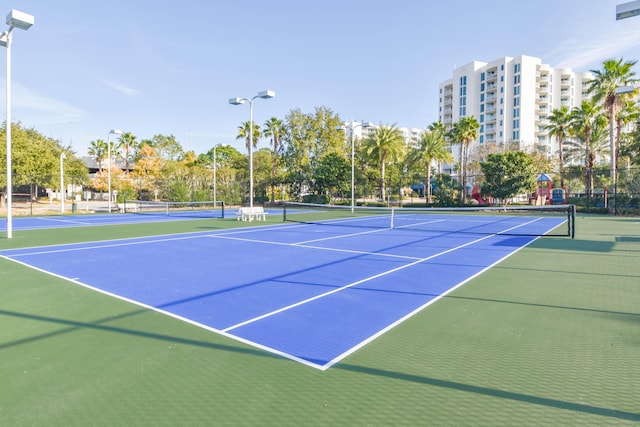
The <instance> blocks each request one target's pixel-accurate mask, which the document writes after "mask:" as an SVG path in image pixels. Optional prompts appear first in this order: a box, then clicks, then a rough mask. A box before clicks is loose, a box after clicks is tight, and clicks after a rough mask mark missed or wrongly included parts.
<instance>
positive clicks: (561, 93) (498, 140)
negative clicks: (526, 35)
mask: <svg viewBox="0 0 640 427" xmlns="http://www.w3.org/2000/svg"><path fill="white" fill-rule="evenodd" d="M592 79H593V75H592V74H591V73H588V72H587V73H576V72H574V71H572V70H571V69H568V68H561V69H558V68H552V67H550V66H549V65H547V64H543V63H542V60H541V59H540V58H534V57H531V56H525V55H522V56H518V57H516V58H511V57H508V56H507V57H504V58H500V59H497V60H495V61H492V62H488V63H487V62H480V61H473V62H471V63H469V64H467V65H464V66H462V67H458V68H456V69H455V70H453V76H452V78H451V79H449V80H446V81H444V82H442V83H441V84H440V86H439V89H440V90H439V102H438V104H439V113H438V115H439V119H440V120H441V121H442V123H443V124H445V125H447V126H450V125H453V124H454V123H456V122H458V121H459V120H460V118H461V117H464V116H474V117H475V118H476V119H477V120H478V122H479V123H480V132H479V137H478V140H477V141H475V143H473V144H472V145H471V146H470V149H471V150H473V149H474V148H475V147H476V146H477V144H479V145H482V144H488V143H495V144H498V145H502V144H509V145H510V144H512V143H518V144H519V147H520V148H521V149H523V150H537V151H539V152H542V153H545V154H546V155H548V156H555V155H556V154H557V151H558V146H557V141H556V139H555V138H553V137H550V136H549V132H548V131H547V130H545V127H546V126H547V125H548V124H549V120H548V119H547V117H548V116H549V115H550V114H551V112H552V111H553V110H555V109H558V108H560V107H561V106H563V105H566V106H567V108H569V109H572V108H573V107H577V106H580V104H581V102H582V100H583V99H587V98H588V95H587V93H586V90H587V82H588V81H589V80H592ZM457 154H458V153H457V150H454V155H457Z"/></svg>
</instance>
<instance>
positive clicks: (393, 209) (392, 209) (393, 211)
mask: <svg viewBox="0 0 640 427" xmlns="http://www.w3.org/2000/svg"><path fill="white" fill-rule="evenodd" d="M394 216H395V208H391V227H390V228H395V227H394V225H393V219H394Z"/></svg>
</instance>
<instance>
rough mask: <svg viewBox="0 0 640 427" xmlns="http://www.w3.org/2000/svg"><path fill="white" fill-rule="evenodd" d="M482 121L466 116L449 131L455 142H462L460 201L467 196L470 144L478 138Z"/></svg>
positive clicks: (463, 201)
mask: <svg viewBox="0 0 640 427" xmlns="http://www.w3.org/2000/svg"><path fill="white" fill-rule="evenodd" d="M479 130H480V123H478V120H476V118H475V117H473V116H465V117H462V118H461V119H460V121H458V122H457V123H455V124H454V125H453V128H452V129H451V131H450V133H449V137H450V139H451V140H452V141H453V142H454V143H459V144H460V172H461V177H462V179H461V183H462V191H461V192H460V203H461V204H464V203H465V200H466V197H467V167H468V160H469V144H471V142H473V141H475V140H476V139H477V138H478V131H479Z"/></svg>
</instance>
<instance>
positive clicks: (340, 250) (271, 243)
mask: <svg viewBox="0 0 640 427" xmlns="http://www.w3.org/2000/svg"><path fill="white" fill-rule="evenodd" d="M206 237H211V238H217V239H228V240H237V241H240V242H251V243H263V244H265V245H276V246H291V247H296V248H307V249H319V250H322V251H329V252H346V253H350V254H355V255H371V256H379V257H387V258H400V259H409V260H417V259H420V258H418V257H412V256H407V255H394V254H384V253H378V252H366V251H356V250H354V249H340V248H325V247H323V246H313V245H302V244H299V243H285V242H272V241H270V240H258V239H244V238H240V237H232V236H228V235H218V234H210V235H207V236H206ZM320 240H322V239H320ZM311 241H313V240H311Z"/></svg>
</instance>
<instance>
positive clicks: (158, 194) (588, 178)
mask: <svg viewBox="0 0 640 427" xmlns="http://www.w3.org/2000/svg"><path fill="white" fill-rule="evenodd" d="M635 64H636V61H624V60H622V59H619V60H607V61H604V62H603V68H602V70H592V71H593V73H594V77H595V78H594V79H593V80H592V81H590V82H589V83H588V84H589V86H588V93H589V94H590V95H591V97H590V99H589V100H585V101H583V102H582V104H581V105H580V106H578V107H574V108H573V109H571V110H569V109H568V108H567V107H561V108H560V109H557V110H554V111H553V112H552V113H551V114H550V115H549V117H548V120H549V125H548V126H546V129H547V131H548V132H549V134H550V135H551V136H552V137H554V138H556V139H557V142H558V146H559V150H558V152H557V155H556V156H554V155H549V154H548V153H546V152H541V151H538V150H536V149H535V147H533V149H531V150H529V151H528V152H526V153H524V154H525V155H526V157H527V158H528V159H529V160H528V162H530V163H531V165H532V166H531V170H534V171H536V172H547V173H551V174H552V175H555V176H556V177H558V178H559V182H560V186H561V187H564V186H565V177H566V175H567V172H566V171H567V168H568V167H570V166H569V165H575V164H576V163H578V162H581V163H582V164H583V171H584V181H583V182H584V189H585V191H586V192H591V191H592V190H593V173H592V172H593V170H594V168H595V167H596V166H597V165H598V164H602V163H603V162H606V161H607V160H609V161H610V166H611V174H610V178H609V181H606V180H605V181H606V183H608V184H612V183H614V180H616V179H617V176H618V173H617V171H618V170H619V165H618V163H619V162H621V163H622V164H623V165H624V166H625V167H630V166H632V165H638V164H640V156H638V154H639V152H640V135H639V134H638V132H639V131H638V129H640V126H639V125H640V123H639V120H640V118H639V112H638V105H637V103H636V102H635V101H634V99H637V98H636V96H637V90H633V91H631V92H621V91H620V89H619V88H621V87H625V86H634V85H635V84H636V83H637V81H638V80H637V79H636V78H635V73H634V71H633V67H634V66H635ZM633 123H635V124H636V126H635V128H634V130H632V131H629V132H625V129H626V125H628V124H633ZM5 125H6V124H5ZM344 125H345V123H344V122H343V120H342V119H341V118H340V116H339V115H338V114H336V113H335V112H333V111H332V110H331V109H330V108H328V107H316V108H315V109H314V111H313V112H308V113H305V112H302V111H301V110H300V109H294V110H291V111H290V112H289V113H288V114H287V115H286V116H285V117H284V118H282V119H280V118H276V117H272V118H270V119H269V120H267V121H266V122H265V123H262V124H260V123H253V135H252V138H250V137H249V132H250V130H249V129H250V124H249V122H243V123H241V124H240V125H239V126H238V128H237V137H236V139H238V140H241V141H244V143H245V151H246V152H240V151H238V150H236V149H235V148H233V147H231V146H228V145H223V144H216V145H215V147H212V148H211V149H209V150H208V151H207V152H206V153H201V154H196V153H195V152H193V151H185V150H184V148H183V147H182V145H181V144H180V142H179V141H178V140H177V139H176V138H175V137H174V136H173V135H160V134H158V135H154V136H153V137H152V138H150V139H142V140H138V138H137V137H136V136H135V135H132V134H131V133H129V132H126V133H123V134H122V135H119V137H118V138H117V139H115V138H114V140H113V141H111V140H109V141H104V140H102V139H96V140H94V141H91V143H90V147H89V155H90V156H91V157H92V158H93V159H95V161H96V162H97V164H98V169H99V170H98V172H97V173H96V174H95V176H93V177H89V175H88V172H87V169H86V167H85V166H84V165H83V164H82V161H81V160H80V159H79V158H77V157H76V156H75V155H74V153H73V151H72V149H71V147H64V146H62V145H61V144H60V143H59V142H57V141H55V140H53V139H51V138H46V137H44V136H42V135H41V134H39V133H38V132H37V131H36V130H35V129H26V128H24V127H23V126H22V125H21V124H20V123H17V124H13V128H12V132H13V150H14V152H13V168H14V175H15V176H16V179H15V180H14V183H15V185H16V186H19V185H23V184H26V183H31V184H33V183H35V184H36V185H38V186H41V187H51V188H57V187H56V186H57V185H58V184H57V180H56V176H57V174H58V173H59V167H60V166H59V165H60V162H59V158H60V155H61V154H62V153H64V154H65V155H66V159H67V160H65V162H64V164H63V167H64V169H65V170H64V173H65V175H66V176H68V177H73V179H74V180H75V182H76V183H77V184H80V185H84V186H86V187H91V188H93V189H94V190H96V191H102V192H104V191H106V190H107V175H108V170H109V168H111V177H112V189H114V190H116V191H118V194H119V196H118V197H119V198H122V199H139V198H146V199H153V198H158V199H163V200H173V201H186V200H205V199H211V198H212V197H214V196H217V198H218V200H225V202H227V203H232V204H239V203H243V202H246V201H247V200H248V197H249V194H248V189H249V186H248V184H247V183H248V179H249V172H248V169H249V167H248V166H249V165H248V155H247V152H248V149H249V142H250V140H252V141H253V145H254V146H253V147H252V149H253V150H255V149H256V148H257V145H258V142H259V141H260V140H264V139H266V140H268V141H269V148H262V149H259V150H257V151H255V153H254V155H253V160H254V165H253V170H254V182H255V195H254V197H255V198H256V200H257V201H263V202H267V201H271V202H274V201H276V200H277V199H278V198H280V197H287V198H289V199H297V200H300V199H304V200H308V201H322V202H329V201H337V200H347V199H349V198H351V197H352V195H351V167H352V165H351V156H352V155H353V158H354V165H353V167H354V172H355V190H356V191H355V194H354V195H353V196H355V197H356V198H357V199H364V198H367V199H371V198H373V199H378V200H387V199H388V198H389V197H390V194H391V193H393V194H400V193H403V192H404V194H406V192H405V191H403V190H407V191H412V190H416V189H417V190H418V191H419V192H420V195H421V196H422V197H424V198H425V202H427V203H433V202H437V203H440V204H451V203H465V202H466V197H467V196H468V191H467V187H468V184H469V179H470V177H471V176H474V177H475V178H474V179H473V183H474V184H476V183H481V182H482V179H481V178H478V177H479V176H481V175H482V174H483V171H484V170H489V169H490V168H489V169H488V168H487V163H488V162H489V163H492V164H495V163H496V159H499V162H498V163H500V162H502V163H504V164H507V165H511V169H514V173H516V172H519V171H518V170H517V169H518V168H522V164H521V163H520V162H521V161H522V158H520V156H516V157H513V158H508V157H502V158H501V157H495V156H496V155H498V156H500V155H501V154H503V153H505V151H507V152H511V151H516V152H518V151H523V143H522V142H521V141H512V142H510V143H508V144H506V146H505V145H501V146H498V145H496V144H482V145H478V146H476V147H475V149H473V150H472V149H471V147H472V146H473V145H472V143H473V142H474V141H476V140H477V139H478V134H479V123H478V121H477V119H476V118H475V117H473V116H468V117H462V118H461V119H460V120H459V121H458V122H457V123H454V124H453V125H452V126H449V127H445V126H444V125H443V124H442V123H441V122H434V123H431V124H430V125H428V126H427V128H426V129H424V130H423V131H422V132H421V133H420V135H419V136H418V138H415V139H411V140H406V139H405V137H404V136H403V135H402V133H401V131H400V129H399V128H398V127H397V126H396V125H395V124H391V125H389V124H382V123H380V124H378V125H376V126H374V127H373V128H371V129H370V130H369V132H368V134H367V135H366V136H365V137H363V138H355V139H354V141H353V153H352V152H351V150H352V144H351V141H350V139H349V138H348V135H346V134H345V132H344V131H343V130H341V127H342V128H344ZM350 125H351V126H353V125H354V124H350ZM2 132H4V129H2ZM0 138H2V136H1V135H0ZM109 143H110V144H111V147H109V146H108V144H109ZM4 149H5V147H4V144H0V156H2V157H4V156H5V153H4ZM109 151H111V158H112V160H113V162H112V164H110V165H109V164H108V163H109V162H108V152H109ZM456 151H457V161H456V160H455V157H454V156H453V154H452V153H454V152H456ZM611 153H613V155H611ZM214 154H215V158H214ZM490 156H494V157H492V158H491V159H490ZM483 164H484V165H485V168H484V169H483V167H482V166H483ZM443 165H449V166H451V167H452V169H453V170H454V171H455V174H456V175H457V179H456V180H454V179H452V177H451V175H452V174H451V173H450V172H451V171H445V170H443ZM518 165H520V166H518ZM1 167H2V166H0V168H1ZM0 170H1V169H0ZM445 172H447V173H445ZM507 172H508V169H507V170H503V171H502V172H501V173H502V174H505V173H507ZM5 174H6V171H5V172H3V173H2V174H0V187H2V186H6V182H5V176H4V175H5ZM214 174H215V176H216V183H215V185H214V184H213V175H214ZM434 184H435V185H434ZM494 184H495V182H494ZM615 184H617V182H615ZM534 185H535V183H534V184H531V183H529V184H527V185H525V187H527V186H534ZM412 187H413V189H412ZM214 188H215V189H216V193H217V194H215V195H213V193H212V192H213V190H214ZM434 188H435V189H436V194H434ZM489 188H492V190H491V191H493V192H495V191H497V190H496V188H495V185H493V187H491V186H490V185H485V186H484V191H485V192H486V191H489V190H488V189H489ZM434 195H435V196H436V197H434Z"/></svg>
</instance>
